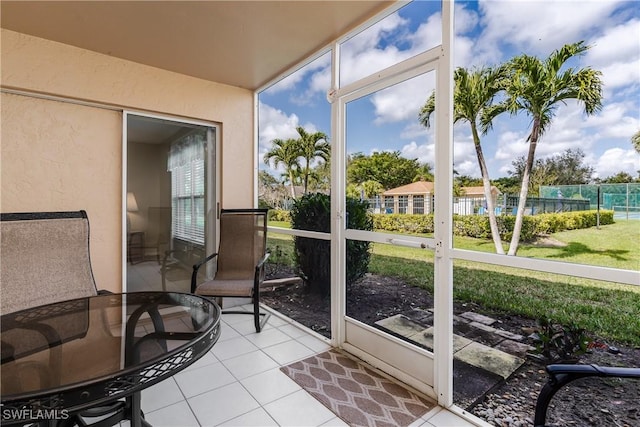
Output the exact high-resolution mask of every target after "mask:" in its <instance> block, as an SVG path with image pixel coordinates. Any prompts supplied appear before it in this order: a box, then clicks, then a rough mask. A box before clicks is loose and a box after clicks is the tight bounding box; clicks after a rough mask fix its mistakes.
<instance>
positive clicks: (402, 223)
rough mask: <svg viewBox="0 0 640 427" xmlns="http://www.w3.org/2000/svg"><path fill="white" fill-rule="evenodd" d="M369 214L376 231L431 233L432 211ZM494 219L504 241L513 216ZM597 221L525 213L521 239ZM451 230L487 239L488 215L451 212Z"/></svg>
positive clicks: (607, 220)
mask: <svg viewBox="0 0 640 427" xmlns="http://www.w3.org/2000/svg"><path fill="white" fill-rule="evenodd" d="M372 217H373V229H374V230H376V231H389V232H392V233H398V232H400V233H410V234H429V233H433V214H429V215H411V214H373V215H372ZM496 219H497V222H498V230H500V239H502V240H503V241H508V240H511V235H512V233H513V225H514V223H515V221H516V217H515V216H513V215H498V216H497V217H496ZM269 220H271V221H287V222H290V221H291V215H290V214H289V211H285V210H281V209H274V210H270V211H269ZM597 224H598V214H597V211H595V210H589V211H574V212H561V213H545V214H539V215H533V216H532V215H525V216H524V218H523V219H522V231H521V232H520V240H521V241H523V242H526V241H531V240H533V239H535V238H536V237H538V236H542V235H545V234H553V233H557V232H559V231H564V230H576V229H580V228H589V227H595V226H596V225H597ZM607 224H613V211H610V210H601V211H600V225H607ZM453 234H454V235H456V236H467V237H475V238H480V239H490V238H491V228H490V226H489V217H488V216H486V215H453Z"/></svg>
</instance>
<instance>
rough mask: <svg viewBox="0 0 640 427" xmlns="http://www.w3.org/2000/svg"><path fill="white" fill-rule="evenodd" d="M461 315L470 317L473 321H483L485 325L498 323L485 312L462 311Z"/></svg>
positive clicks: (466, 317)
mask: <svg viewBox="0 0 640 427" xmlns="http://www.w3.org/2000/svg"><path fill="white" fill-rule="evenodd" d="M460 317H463V318H465V319H468V320H470V321H472V322H478V323H482V324H484V325H493V324H494V323H496V319H494V318H492V317H489V316H485V315H484V314H478V313H474V312H473V311H467V312H465V313H462V314H461V315H460Z"/></svg>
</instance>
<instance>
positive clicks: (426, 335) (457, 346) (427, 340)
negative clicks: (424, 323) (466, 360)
mask: <svg viewBox="0 0 640 427" xmlns="http://www.w3.org/2000/svg"><path fill="white" fill-rule="evenodd" d="M407 338H408V339H410V340H411V341H414V342H417V343H418V344H421V345H423V346H425V347H426V348H428V349H429V350H432V351H433V326H432V327H430V328H428V329H425V330H423V331H420V332H418V333H417V334H414V335H410V336H408V337H407ZM471 342H472V341H471V340H470V339H468V338H465V337H461V336H460V335H456V334H453V352H454V353H456V352H457V351H460V350H462V349H463V348H464V347H466V346H467V345H469V344H471Z"/></svg>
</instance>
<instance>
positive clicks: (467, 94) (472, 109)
mask: <svg viewBox="0 0 640 427" xmlns="http://www.w3.org/2000/svg"><path fill="white" fill-rule="evenodd" d="M505 72H506V68H505V67H502V66H501V67H497V68H479V69H475V70H473V71H471V72H470V71H468V70H467V69H465V68H462V67H459V68H457V69H456V70H455V72H454V74H453V80H454V83H455V87H454V90H453V121H454V123H457V122H459V121H466V122H468V123H469V125H470V126H471V135H472V137H473V145H474V146H475V149H476V157H477V158H478V165H479V166H480V174H481V175H482V186H483V189H484V196H485V199H486V201H487V211H488V213H489V225H490V227H491V236H492V238H493V243H494V245H495V247H496V253H498V254H504V249H503V247H502V241H501V240H500V232H499V230H498V221H497V220H496V214H495V208H494V202H493V194H492V193H491V181H490V180H489V171H488V170H487V165H486V162H485V159H484V154H483V153H482V145H481V143H480V135H479V130H480V131H481V132H482V133H483V134H485V133H486V132H487V130H488V129H489V128H490V127H491V120H493V118H494V117H495V116H496V115H497V114H499V113H500V112H501V111H499V110H496V111H495V113H494V114H493V115H491V114H490V113H489V111H488V110H489V109H490V107H491V106H492V105H493V99H494V97H495V96H496V94H497V93H498V92H499V91H500V90H501V81H502V79H503V78H504V77H505ZM434 111H435V93H432V94H431V96H430V97H429V99H428V100H427V102H426V104H425V105H424V106H423V107H422V109H421V110H420V114H419V116H418V120H419V121H420V123H421V124H422V125H424V126H425V127H427V128H428V127H429V126H430V125H431V122H430V120H429V119H430V117H431V114H432V113H433V112H434ZM481 118H483V120H481Z"/></svg>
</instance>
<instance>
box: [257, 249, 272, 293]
mask: <svg viewBox="0 0 640 427" xmlns="http://www.w3.org/2000/svg"><path fill="white" fill-rule="evenodd" d="M270 255H271V253H269V252H267V253H265V254H264V256H263V257H262V258H260V261H258V263H257V264H256V272H255V275H254V276H253V293H254V295H259V294H260V285H261V284H262V282H263V281H264V264H265V263H266V262H267V259H269V256H270Z"/></svg>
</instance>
